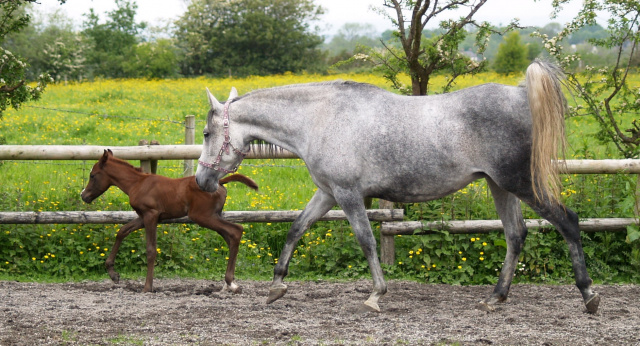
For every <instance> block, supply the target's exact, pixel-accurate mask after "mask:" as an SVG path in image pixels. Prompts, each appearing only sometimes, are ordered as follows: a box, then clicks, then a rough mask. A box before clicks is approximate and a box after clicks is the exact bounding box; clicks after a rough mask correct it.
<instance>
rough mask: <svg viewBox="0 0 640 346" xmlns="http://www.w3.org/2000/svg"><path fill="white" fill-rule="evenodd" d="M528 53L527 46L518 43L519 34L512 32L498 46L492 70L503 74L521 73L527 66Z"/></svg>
mask: <svg viewBox="0 0 640 346" xmlns="http://www.w3.org/2000/svg"><path fill="white" fill-rule="evenodd" d="M528 52H529V49H528V48H527V46H525V45H524V44H522V43H521V42H520V33H519V32H516V31H514V32H512V33H510V34H509V35H507V37H506V38H505V39H504V43H501V44H500V48H498V55H497V56H496V59H495V60H494V62H493V69H494V70H495V71H496V72H498V73H503V74H508V73H513V72H522V71H524V70H525V69H526V68H527V66H528V65H529V59H528Z"/></svg>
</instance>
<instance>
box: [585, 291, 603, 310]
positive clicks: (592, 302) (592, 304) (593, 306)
mask: <svg viewBox="0 0 640 346" xmlns="http://www.w3.org/2000/svg"><path fill="white" fill-rule="evenodd" d="M584 305H585V306H586V307H587V312H588V313H590V314H595V313H596V312H598V305H600V295H599V294H598V293H595V294H594V295H593V297H591V298H590V299H589V300H587V301H586V302H585V303H584Z"/></svg>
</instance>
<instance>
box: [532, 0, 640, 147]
mask: <svg viewBox="0 0 640 346" xmlns="http://www.w3.org/2000/svg"><path fill="white" fill-rule="evenodd" d="M569 1H570V0H558V1H555V2H554V4H555V8H556V11H558V10H559V9H560V8H561V6H562V4H565V3H567V2H569ZM599 11H604V12H608V13H609V15H610V19H609V21H608V26H607V32H608V35H607V36H604V37H602V36H600V37H594V38H591V39H589V40H588V41H589V43H591V44H592V45H593V46H594V47H596V49H604V50H613V51H614V52H615V56H616V58H615V62H614V64H613V65H612V66H603V67H601V68H595V67H593V66H590V65H584V63H583V62H582V60H583V57H582V54H580V53H579V52H576V53H573V52H566V51H567V49H566V48H565V46H564V45H563V42H565V40H567V39H569V38H571V37H572V35H574V34H575V33H577V32H579V31H580V30H581V29H584V28H592V27H595V26H596V15H597V12H599ZM639 28H640V8H639V7H638V3H637V1H631V0H623V1H618V0H615V1H609V0H606V1H593V0H590V1H585V2H584V4H583V6H582V9H581V10H580V12H579V13H578V15H577V16H576V17H575V18H574V19H573V20H572V21H571V22H570V23H568V24H567V25H566V26H565V27H564V28H563V29H562V30H561V31H560V32H558V33H557V35H555V36H553V37H549V36H548V35H546V34H541V33H538V34H537V35H538V36H539V37H541V38H542V39H543V42H544V47H545V49H546V50H547V52H548V53H549V55H551V56H552V57H554V58H556V59H557V60H558V61H559V62H560V64H561V65H562V67H563V68H564V69H565V72H566V75H567V81H568V84H569V85H570V86H571V88H572V89H573V90H575V92H576V95H577V96H578V97H579V98H580V99H581V102H580V103H579V104H578V105H577V106H576V107H573V108H571V109H570V112H571V114H570V115H571V116H585V115H592V116H593V117H594V118H595V120H596V121H597V123H598V124H599V126H600V131H599V132H598V134H597V138H598V139H599V140H600V141H601V142H605V143H606V142H609V143H613V144H614V145H615V147H616V148H617V149H618V151H619V153H620V155H622V156H624V157H627V158H630V157H637V156H638V154H640V123H638V119H633V120H631V121H627V120H626V119H628V117H625V116H624V115H627V114H637V113H638V112H639V111H640V89H638V88H636V87H632V86H631V85H629V83H628V82H627V79H628V76H629V72H630V71H631V69H632V67H633V56H634V55H635V54H636V53H637V49H638V44H639V43H640V29H639Z"/></svg>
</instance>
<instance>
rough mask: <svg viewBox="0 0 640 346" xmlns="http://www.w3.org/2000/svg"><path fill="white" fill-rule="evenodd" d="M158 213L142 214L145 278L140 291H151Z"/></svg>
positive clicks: (156, 243)
mask: <svg viewBox="0 0 640 346" xmlns="http://www.w3.org/2000/svg"><path fill="white" fill-rule="evenodd" d="M157 228H158V214H157V213H155V212H150V213H147V214H145V215H144V229H145V231H146V233H145V234H146V238H147V280H146V281H145V283H144V289H143V290H142V292H153V267H154V266H155V264H156V255H157V249H158V236H157Z"/></svg>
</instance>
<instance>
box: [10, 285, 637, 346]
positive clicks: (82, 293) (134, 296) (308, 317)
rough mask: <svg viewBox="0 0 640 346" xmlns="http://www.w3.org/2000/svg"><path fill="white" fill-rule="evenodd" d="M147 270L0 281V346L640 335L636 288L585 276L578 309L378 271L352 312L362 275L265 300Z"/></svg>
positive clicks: (547, 299) (585, 339) (627, 340)
mask: <svg viewBox="0 0 640 346" xmlns="http://www.w3.org/2000/svg"><path fill="white" fill-rule="evenodd" d="M239 284H240V285H241V286H242V289H243V292H242V293H241V294H238V295H233V294H231V293H219V292H218V291H219V290H220V289H221V288H222V283H221V282H210V281H205V280H181V279H156V280H155V281H154V286H155V287H154V288H155V290H156V292H154V293H150V294H143V293H141V291H142V288H143V281H142V280H140V281H123V282H121V283H120V284H119V285H115V284H113V283H111V282H110V281H108V280H104V281H101V282H82V283H64V284H39V283H20V282H10V281H0V345H44V344H55V345H58V344H67V345H88V344H90V345H115V344H120V345H142V344H144V345H183V344H201V345H210V344H231V345H246V344H314V345H315V344H325V345H332V344H376V345H377V344H438V345H449V344H462V345H489V344H496V345H503V344H509V345H516V344H518V345H576V344H582V345H597V344H600V345H640V286H638V285H620V286H618V285H616V286H599V285H596V286H595V290H596V291H597V292H598V293H600V294H601V296H602V301H601V303H600V311H599V312H598V314H595V315H591V314H587V313H586V312H585V308H584V305H583V303H582V299H581V297H580V293H579V292H578V289H577V288H576V287H574V286H534V285H514V286H513V287H512V288H511V294H510V298H509V300H508V301H507V302H506V303H505V304H502V305H500V307H499V308H498V309H497V311H495V312H492V313H487V312H483V311H480V310H477V309H475V308H474V307H475V304H476V303H477V302H478V301H479V300H480V299H481V298H484V297H485V296H487V295H488V294H490V293H491V291H492V287H490V286H449V285H433V284H420V283H415V282H406V281H390V282H389V292H388V293H387V295H386V296H385V297H383V298H382V299H381V300H380V307H381V309H382V312H380V313H372V312H369V313H364V314H358V313H356V310H357V308H358V307H359V305H360V304H361V303H362V302H363V301H364V300H366V298H367V297H368V295H369V292H370V290H371V283H370V281H367V280H360V281H354V282H341V283H335V282H326V281H319V282H288V284H289V292H288V293H287V295H285V296H284V297H283V298H281V299H280V300H278V301H276V302H275V303H273V304H271V305H266V304H265V300H266V295H267V292H268V287H269V282H260V281H239Z"/></svg>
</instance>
